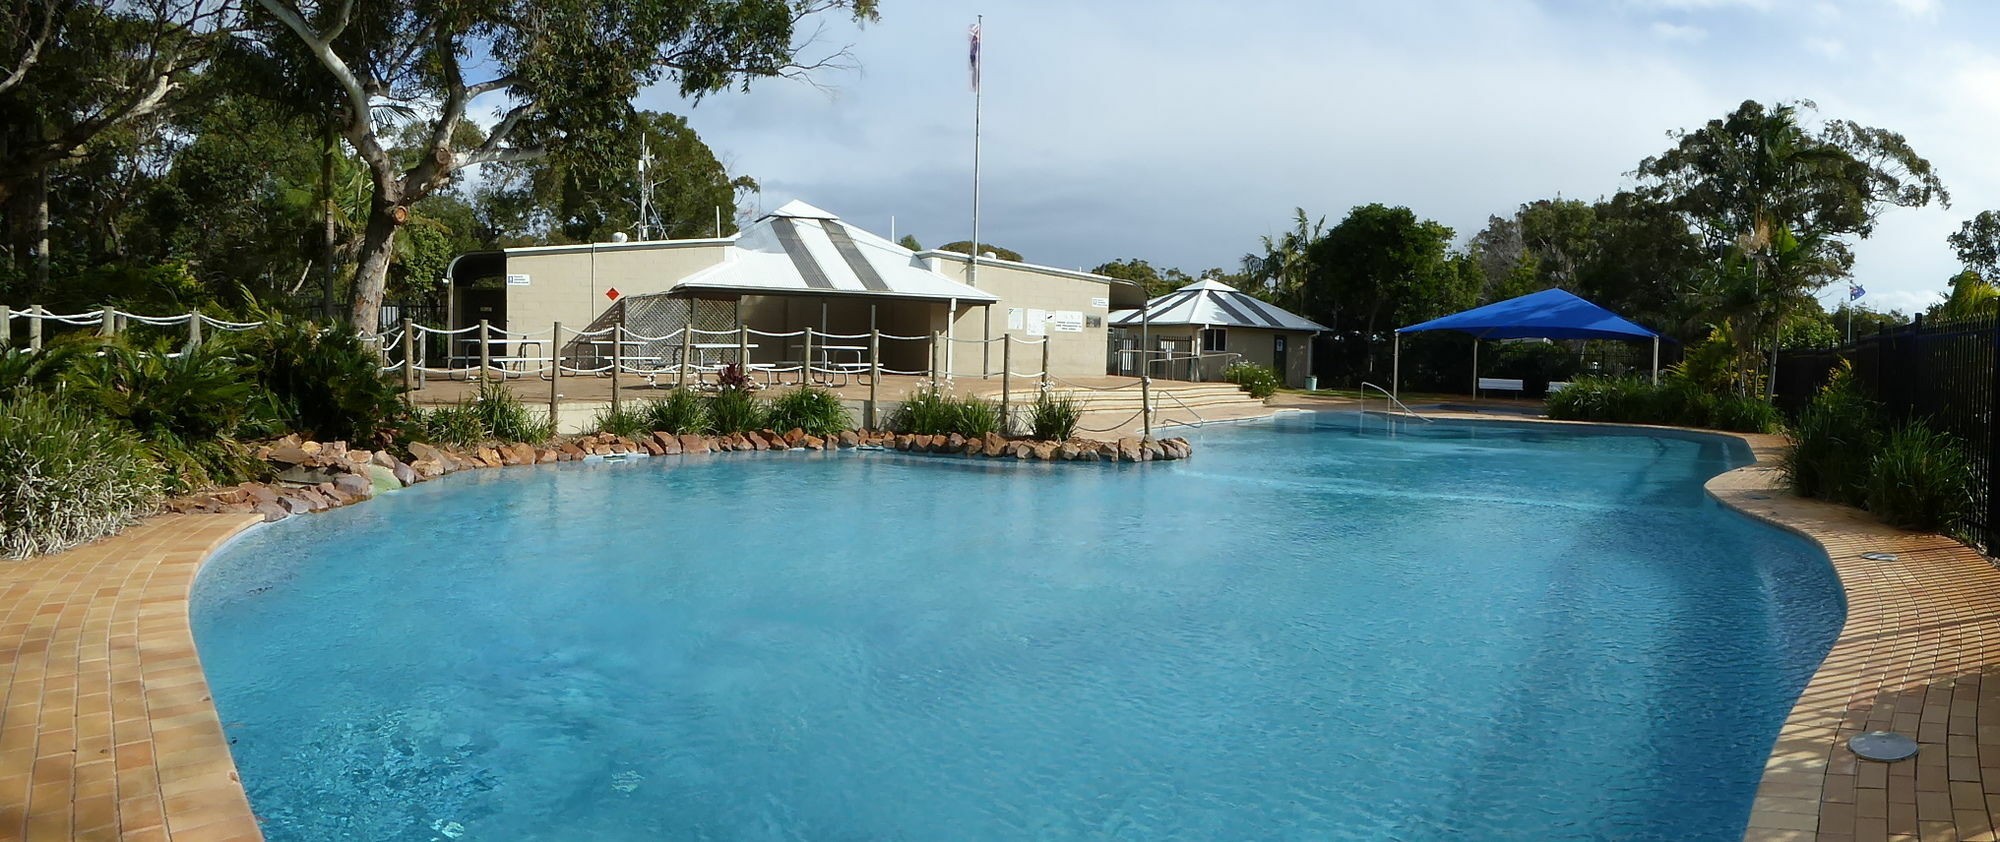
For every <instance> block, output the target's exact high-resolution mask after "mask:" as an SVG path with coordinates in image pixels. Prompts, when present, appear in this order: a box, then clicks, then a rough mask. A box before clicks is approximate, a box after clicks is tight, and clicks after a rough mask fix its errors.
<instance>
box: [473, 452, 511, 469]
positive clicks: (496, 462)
mask: <svg viewBox="0 0 2000 842" xmlns="http://www.w3.org/2000/svg"><path fill="white" fill-rule="evenodd" d="M473 458H475V459H478V460H479V464H481V465H483V466H485V467H488V468H498V467H500V466H501V465H503V464H505V463H503V462H501V461H500V452H499V451H497V450H494V449H493V448H490V447H482V448H480V449H479V450H478V451H476V452H475V453H474V454H473Z"/></svg>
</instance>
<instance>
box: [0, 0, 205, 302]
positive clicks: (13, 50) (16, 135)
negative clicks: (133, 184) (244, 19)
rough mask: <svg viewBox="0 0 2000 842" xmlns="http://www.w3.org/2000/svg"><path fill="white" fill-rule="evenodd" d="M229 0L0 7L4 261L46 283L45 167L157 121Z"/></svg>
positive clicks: (71, 1) (201, 60) (59, 1)
mask: <svg viewBox="0 0 2000 842" xmlns="http://www.w3.org/2000/svg"><path fill="white" fill-rule="evenodd" d="M237 3H238V0H17V2H15V3H12V4H9V6H8V8H6V9H5V10H0V215H4V216H5V218H6V223H7V224H6V228H7V240H8V246H9V247H8V248H7V249H5V255H4V256H5V257H6V259H7V262H9V263H11V264H14V265H15V266H16V268H17V269H25V272H24V274H26V275H27V276H28V278H29V281H30V285H31V286H32V287H40V286H42V285H44V284H45V283H46V281H47V275H48V267H49V246H48V239H49V237H48V231H49V224H50V222H49V203H48V192H49V176H50V169H51V168H52V167H54V166H58V165H61V164H64V163H68V162H72V161H74V160H75V159H76V158H77V157H78V156H79V154H80V153H81V151H82V150H83V149H84V148H85V147H86V146H87V145H89V144H91V143H92V142H93V141H96V140H98V139H99V138H101V137H104V136H105V135H106V134H107V133H111V132H116V131H120V130H124V129H127V128H129V127H131V126H133V125H134V124H136V123H139V122H142V121H146V120H149V119H154V118H157V117H159V116H160V115H161V114H162V113H163V112H164V111H165V110H166V109H167V108H169V107H170V106H171V105H172V103H173V102H174V101H175V100H176V97H177V95H178V94H180V93H181V92H182V91H183V90H184V89H185V88H186V86H187V83H188V81H189V80H190V78H191V77H193V76H194V75H195V74H196V73H197V72H198V71H199V69H200V68H201V67H202V66H203V65H205V64H206V63H207V62H209V61H210V60H211V59H212V58H213V57H214V55H215V51H216V49H217V48H218V46H219V45H220V44H221V43H222V40H223V36H224V35H225V34H226V33H227V32H228V31H229V30H230V29H231V28H233V27H234V26H236V25H237V24H238V23H239V22H240V20H241V15H240V14H239V12H240V7H239V6H238V5H237Z"/></svg>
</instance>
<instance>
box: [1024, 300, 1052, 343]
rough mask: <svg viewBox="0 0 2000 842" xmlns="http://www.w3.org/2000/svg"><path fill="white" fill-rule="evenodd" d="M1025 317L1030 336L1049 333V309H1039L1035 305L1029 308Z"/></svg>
mask: <svg viewBox="0 0 2000 842" xmlns="http://www.w3.org/2000/svg"><path fill="white" fill-rule="evenodd" d="M1025 318H1026V320H1027V324H1026V325H1025V327H1026V328H1027V331H1028V335H1029V336H1047V335H1048V332H1049V329H1048V324H1049V311H1047V310H1037V309H1035V308H1033V307H1030V308H1028V312H1027V315H1026V317H1025Z"/></svg>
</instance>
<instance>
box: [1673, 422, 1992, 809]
mask: <svg viewBox="0 0 2000 842" xmlns="http://www.w3.org/2000/svg"><path fill="white" fill-rule="evenodd" d="M1745 439H1746V440H1749V441H1750V442H1751V444H1752V446H1753V448H1755V449H1756V450H1757V451H1759V455H1760V457H1762V458H1761V459H1760V464H1759V465H1757V466H1753V467H1747V468H1739V469H1737V470H1734V471H1730V472H1728V473H1725V474H1722V475H1721V476H1718V477H1716V478H1715V479H1713V480H1710V481H1709V483H1708V490H1709V493H1711V494H1714V495H1715V496H1716V498H1717V499H1720V500H1721V501H1722V502H1724V503H1725V504H1727V505H1729V506H1732V507H1734V508H1736V509H1738V510H1740V511H1743V512H1746V513H1748V514H1750V515H1752V516H1754V517H1758V518H1761V519H1763V520H1766V521H1770V522H1772V523H1775V524H1778V525H1781V526H1784V527H1785V528H1788V529H1791V530H1793V531H1795V532H1798V533H1800V534H1802V535H1805V536H1806V537H1808V538H1811V539H1812V540H1814V541H1816V542H1818V543H1819V545H1820V546H1822V547H1824V548H1825V549H1826V552H1827V555H1828V557H1830V558H1831V559H1832V560H1833V566H1834V569H1835V570H1837V571H1838V572H1839V573H1840V580H1841V584H1842V585H1843V586H1844V587H1845V589H1846V591H1847V624H1846V625H1845V626H1844V627H1843V628H1842V629H1841V633H1840V637H1839V638H1838V639H1837V640H1836V641H1835V643H1834V645H1833V650H1832V651H1831V652H1829V653H1828V654H1827V657H1826V661H1825V662H1824V663H1823V664H1821V665H1820V668H1819V671H1818V672H1817V673H1815V674H1814V675H1813V678H1812V681H1811V682H1810V683H1809V684H1808V685H1807V686H1806V689H1805V692H1804V693H1802V694H1801V695H1800V697H1799V701H1798V703H1797V704H1796V705H1795V706H1794V707H1793V708H1792V714H1791V716H1790V717H1789V718H1788V719H1787V720H1786V722H1785V725H1784V728H1783V730H1782V731H1780V732H1779V735H1778V743H1777V746H1776V747H1775V748H1774V749H1773V751H1772V753H1771V759H1770V761H1769V763H1768V764H1767V765H1766V766H1765V770H1764V782H1763V785H1762V786H1761V787H1759V788H1758V790H1757V802H1756V807H1755V809H1754V810H1753V812H1752V813H1751V816H1750V829H1749V831H1748V832H1747V833H1745V835H1744V839H1745V840H1748V842H1808V841H1810V842H1884V840H1896V842H1905V840H1908V842H1916V840H1923V842H1932V840H1993V839H1996V836H1995V835H1994V830H1993V828H1994V826H1995V820H1996V819H2000V570H1996V569H1995V568H1994V566H1993V565H1992V564H1991V563H1990V562H1988V561H1987V560H1986V559H1985V558H1984V557H1982V556H1980V555H1979V554H1978V553H1976V552H1973V551H1972V550H1971V549H1968V548H1967V547H1966V546H1965V545H1963V544H1960V543H1958V542H1956V541H1953V540H1950V539H1948V538H1944V537H1941V536H1937V535H1925V534H1919V533H1912V532H1904V531H1902V530H1899V529H1894V528H1891V527H1888V526H1884V525H1882V524H1881V523H1880V522H1878V521H1876V520H1875V519H1874V518H1873V517H1870V516H1869V515H1867V514H1866V513H1863V512H1861V511H1858V510H1855V509H1851V508H1848V507H1845V506H1836V505H1833V504H1830V503H1824V502H1820V501H1816V500H1804V499H1800V498H1798V497H1795V496H1792V495H1791V494H1789V493H1786V492H1784V491H1783V490H1782V487H1781V481H1780V478H1779V475H1778V472H1777V471H1776V470H1774V469H1772V468H1770V467H1768V461H1769V459H1770V457H1771V456H1772V455H1773V454H1774V453H1775V451H1776V448H1777V445H1778V443H1777V441H1776V437H1773V436H1746V437H1745ZM1868 552H1890V553H1895V554H1897V555H1898V556H1899V557H1900V558H1899V559H1898V560H1896V561H1871V560H1868V559H1864V558H1862V557H1861V554H1862V553H1868ZM1875 730H1890V731H1896V732H1898V733H1901V734H1904V735H1907V736H1911V737H1914V738H1916V740H1917V742H1918V743H1919V745H1920V746H1921V748H1920V749H1919V751H1918V752H1917V756H1916V757H1915V758H1914V759H1911V760H1906V761H1903V762H1900V763H1873V762H1869V761H1866V760H1860V759H1859V758H1857V757H1855V756H1854V754H1853V753H1852V752H1850V751H1848V750H1847V740H1848V738H1849V737H1852V736H1854V735H1855V734H1858V733H1861V732H1863V731H1875Z"/></svg>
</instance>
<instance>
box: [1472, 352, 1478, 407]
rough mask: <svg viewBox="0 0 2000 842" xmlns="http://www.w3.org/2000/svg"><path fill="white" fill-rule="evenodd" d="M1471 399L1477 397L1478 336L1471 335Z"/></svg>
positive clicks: (1476, 398)
mask: <svg viewBox="0 0 2000 842" xmlns="http://www.w3.org/2000/svg"><path fill="white" fill-rule="evenodd" d="M1472 399H1473V400H1478V399H1479V337H1477V336H1474V337H1472Z"/></svg>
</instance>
